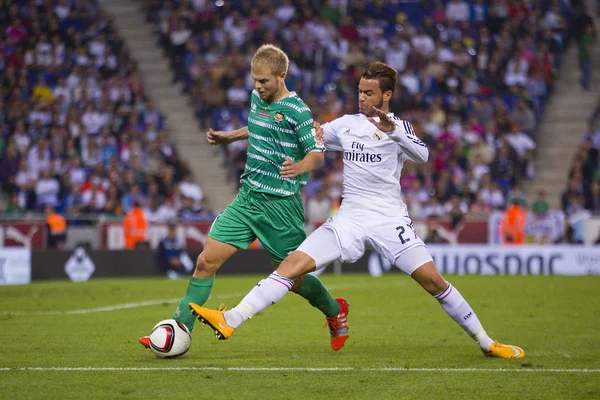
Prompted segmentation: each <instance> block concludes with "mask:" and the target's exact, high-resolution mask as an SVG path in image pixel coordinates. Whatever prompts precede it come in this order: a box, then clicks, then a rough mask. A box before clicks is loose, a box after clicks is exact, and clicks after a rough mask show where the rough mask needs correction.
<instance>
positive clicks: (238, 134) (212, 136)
mask: <svg viewBox="0 0 600 400" xmlns="http://www.w3.org/2000/svg"><path fill="white" fill-rule="evenodd" d="M244 139H248V127H247V126H245V127H243V128H240V129H236V130H235V131H230V132H225V131H214V130H212V129H209V130H208V132H206V140H208V143H210V144H213V145H214V144H229V143H231V142H235V141H238V140H244Z"/></svg>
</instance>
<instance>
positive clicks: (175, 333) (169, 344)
mask: <svg viewBox="0 0 600 400" xmlns="http://www.w3.org/2000/svg"><path fill="white" fill-rule="evenodd" d="M191 344H192V336H191V335H190V331H189V329H188V328H187V327H186V326H185V325H184V324H183V323H182V322H179V321H175V320H174V319H165V320H164V321H160V322H159V323H158V324H156V325H155V326H154V328H152V332H150V350H152V352H153V353H154V354H155V355H156V357H159V358H175V357H181V356H183V355H184V354H185V353H187V351H188V350H189V349H190V345H191Z"/></svg>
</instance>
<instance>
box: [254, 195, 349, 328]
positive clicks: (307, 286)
mask: <svg viewBox="0 0 600 400" xmlns="http://www.w3.org/2000/svg"><path fill="white" fill-rule="evenodd" d="M261 209H262V210H263V212H262V213H261V214H260V215H256V216H255V217H254V218H255V220H253V225H252V228H253V230H254V232H255V234H256V236H257V237H258V239H259V240H260V242H261V243H262V245H263V246H264V248H265V249H266V250H267V251H268V252H269V255H270V256H271V262H272V263H273V264H274V265H279V264H281V262H282V261H283V260H284V259H285V258H286V257H287V256H288V254H291V253H292V252H293V251H295V250H296V249H297V248H298V246H300V244H301V243H302V242H303V241H304V239H306V231H305V230H304V208H303V206H302V198H301V197H300V196H290V197H289V198H286V199H281V200H275V201H273V200H271V201H269V202H268V204H263V205H262V207H261ZM301 276H302V274H300V275H298V276H296V277H295V279H298V280H299V282H296V283H295V285H294V286H293V287H292V291H293V292H294V293H297V294H299V295H300V296H301V297H303V298H304V299H306V300H307V301H308V302H309V303H310V304H311V305H312V306H313V307H315V308H317V309H318V310H320V311H321V312H322V313H323V314H324V315H325V316H326V317H327V318H333V317H335V316H336V315H337V314H338V313H339V312H340V305H339V302H338V301H337V300H336V299H335V298H334V297H333V296H332V295H331V294H330V293H329V291H328V290H327V288H326V287H325V286H324V285H323V283H322V282H321V281H320V280H319V278H317V277H316V276H312V275H306V276H303V277H302V278H300V277H301Z"/></svg>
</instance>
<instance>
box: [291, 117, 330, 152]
mask: <svg viewBox="0 0 600 400" xmlns="http://www.w3.org/2000/svg"><path fill="white" fill-rule="evenodd" d="M296 118H297V125H296V128H295V129H294V132H295V133H296V136H297V137H298V143H299V144H300V148H301V149H302V151H303V153H304V154H308V153H310V152H313V151H318V152H323V151H325V146H324V145H323V143H318V142H317V139H316V132H315V127H314V121H313V117H312V112H311V111H310V110H308V109H306V110H304V111H302V112H300V113H298V114H297V116H296Z"/></svg>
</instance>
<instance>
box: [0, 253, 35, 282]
mask: <svg viewBox="0 0 600 400" xmlns="http://www.w3.org/2000/svg"><path fill="white" fill-rule="evenodd" d="M29 282H31V249H27V248H24V247H22V248H10V249H9V248H6V247H0V285H22V284H25V283H29Z"/></svg>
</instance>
